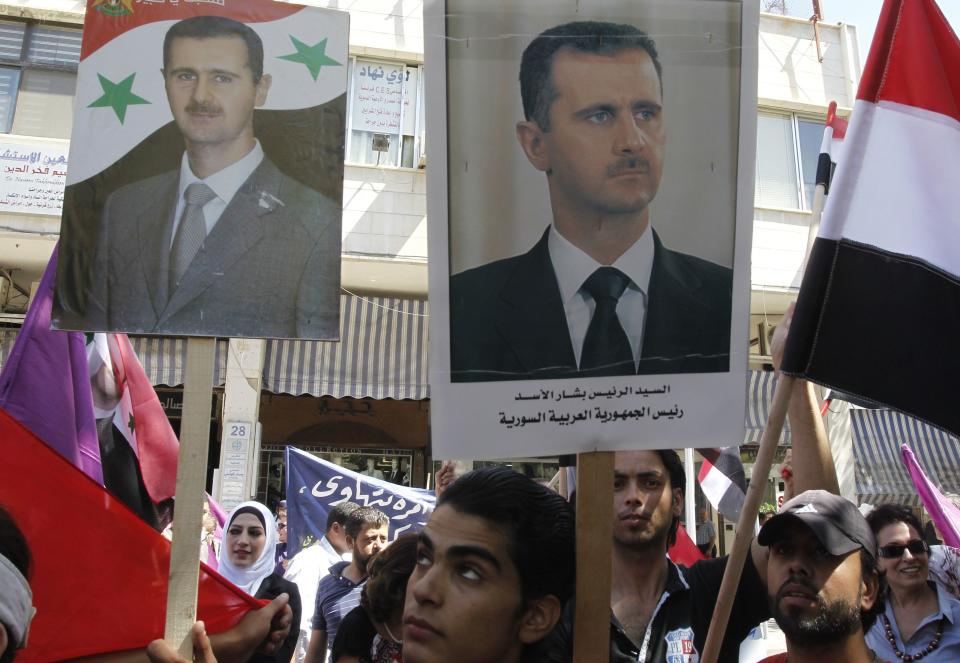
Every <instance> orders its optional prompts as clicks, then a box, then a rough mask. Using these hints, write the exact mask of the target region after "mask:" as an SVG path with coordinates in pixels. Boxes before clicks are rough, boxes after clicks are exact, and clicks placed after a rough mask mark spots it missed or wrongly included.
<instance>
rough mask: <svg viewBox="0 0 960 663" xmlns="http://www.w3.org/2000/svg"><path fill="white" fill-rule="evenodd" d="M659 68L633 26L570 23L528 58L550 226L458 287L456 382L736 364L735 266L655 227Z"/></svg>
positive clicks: (525, 65) (528, 132)
mask: <svg viewBox="0 0 960 663" xmlns="http://www.w3.org/2000/svg"><path fill="white" fill-rule="evenodd" d="M661 75H662V72H661V65H660V61H659V59H658V55H657V50H656V46H655V44H654V42H653V40H652V39H651V38H650V37H649V36H647V35H646V34H645V33H644V32H642V31H640V30H638V29H636V28H634V27H633V26H629V25H622V24H613V23H604V22H576V23H568V24H565V25H561V26H557V27H554V28H551V29H549V30H546V31H545V32H543V33H541V34H540V35H539V36H538V37H537V38H536V39H534V40H533V41H532V42H531V43H530V45H529V46H528V47H527V48H526V50H525V51H524V53H523V58H522V61H521V66H520V86H521V96H522V98H523V109H524V115H525V117H526V119H525V120H524V121H522V122H519V123H518V124H517V129H516V131H517V139H518V140H519V142H520V145H521V147H522V148H523V151H524V153H525V155H526V157H527V159H528V160H529V161H530V163H531V164H532V165H533V166H534V167H535V168H536V169H537V170H540V171H543V172H544V173H546V175H547V185H548V188H549V192H550V204H551V209H552V212H553V223H552V225H551V226H550V227H548V228H547V230H546V232H544V234H543V236H542V237H541V239H540V241H539V242H537V244H536V245H535V246H534V247H533V248H532V249H531V250H530V251H528V252H527V253H525V254H522V255H519V256H515V257H512V258H507V259H504V260H499V261H497V262H493V263H490V264H487V265H483V266H480V267H477V268H474V269H470V270H467V271H465V272H461V273H459V274H456V275H454V276H453V277H452V278H451V282H450V318H451V333H450V344H451V368H452V376H451V379H452V381H454V382H470V381H488V380H517V379H537V378H561V377H574V376H605V375H631V374H637V373H639V374H666V373H697V372H725V371H727V370H728V369H729V352H730V317H731V301H732V299H731V298H732V276H733V275H732V270H730V269H729V268H726V267H722V266H719V265H716V264H714V263H711V262H708V261H706V260H703V259H700V258H697V257H694V256H691V255H687V254H684V253H679V252H677V251H672V250H670V249H668V248H666V247H665V246H664V245H663V243H662V242H661V241H660V238H659V237H658V236H657V234H656V232H654V230H653V228H652V227H651V225H650V221H651V219H650V210H649V205H650V203H651V202H652V201H653V199H654V197H655V196H656V193H657V189H658V187H659V184H660V176H661V172H662V166H663V156H664V148H665V143H666V131H665V111H664V108H663V86H662V79H661Z"/></svg>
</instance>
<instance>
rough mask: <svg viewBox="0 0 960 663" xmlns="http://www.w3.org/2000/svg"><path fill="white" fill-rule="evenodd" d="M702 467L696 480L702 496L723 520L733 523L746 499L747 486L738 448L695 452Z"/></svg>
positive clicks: (738, 516)
mask: <svg viewBox="0 0 960 663" xmlns="http://www.w3.org/2000/svg"><path fill="white" fill-rule="evenodd" d="M699 451H700V455H701V456H703V465H701V466H700V472H699V474H697V481H699V482H700V488H701V489H702V490H703V494H704V495H706V496H707V499H708V500H710V504H712V505H713V508H715V509H716V510H717V511H719V512H720V515H722V516H723V517H724V518H726V519H727V520H730V521H733V522H737V521H738V520H739V519H740V510H741V509H742V508H743V501H744V499H745V498H746V493H747V483H746V477H745V475H744V472H743V461H741V460H740V447H726V448H725V449H699Z"/></svg>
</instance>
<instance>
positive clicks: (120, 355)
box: [87, 334, 179, 503]
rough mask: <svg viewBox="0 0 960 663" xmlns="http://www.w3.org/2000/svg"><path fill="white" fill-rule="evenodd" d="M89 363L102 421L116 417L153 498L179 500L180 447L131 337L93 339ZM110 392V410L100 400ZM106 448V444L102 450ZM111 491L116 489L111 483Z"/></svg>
mask: <svg viewBox="0 0 960 663" xmlns="http://www.w3.org/2000/svg"><path fill="white" fill-rule="evenodd" d="M87 361H88V365H89V371H90V379H91V384H92V385H93V393H94V412H95V414H96V418H97V420H98V421H102V420H103V419H110V420H111V421H112V428H113V429H114V430H116V431H117V433H119V435H120V437H121V438H122V439H123V440H125V442H126V443H127V445H129V448H130V450H131V451H132V452H133V457H134V458H135V459H136V460H135V462H136V464H137V465H138V466H139V467H138V468H137V469H139V472H140V474H141V475H142V477H143V486H144V487H145V488H146V491H147V494H148V495H149V498H150V500H151V501H152V502H154V503H158V502H162V501H163V500H166V499H168V498H170V497H173V495H174V492H175V489H176V482H177V452H178V449H179V443H178V442H177V437H176V435H175V434H174V432H173V429H172V428H171V427H170V422H169V420H168V419H167V416H166V414H165V413H164V411H163V406H162V405H161V404H160V399H159V398H157V393H156V392H155V391H154V390H153V385H152V384H151V383H150V379H149V378H148V377H147V374H146V372H145V371H144V370H143V366H141V365H140V361H139V360H138V359H137V354H136V352H135V351H134V350H133V346H132V345H131V344H130V339H129V338H127V335H126V334H93V335H91V340H90V342H89V343H88V344H87ZM104 392H106V394H109V401H110V402H109V404H108V406H107V408H106V409H104V406H105V405H107V404H104V403H103V402H102V399H101V398H99V397H98V395H99V394H103V393H104ZM101 434H112V431H102V432H101ZM113 437H116V436H115V435H114V436H113ZM105 446H106V445H104V444H103V443H101V448H104V447H105ZM105 474H106V470H105ZM107 487H108V488H111V486H110V482H109V481H108V482H107ZM114 492H118V491H114ZM122 497H126V496H122ZM125 501H126V500H125Z"/></svg>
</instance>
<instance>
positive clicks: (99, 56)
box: [67, 0, 349, 185]
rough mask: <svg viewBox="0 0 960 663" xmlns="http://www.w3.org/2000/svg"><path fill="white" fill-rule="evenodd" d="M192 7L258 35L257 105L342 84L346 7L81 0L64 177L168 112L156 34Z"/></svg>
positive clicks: (89, 169)
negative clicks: (261, 85) (263, 82)
mask: <svg viewBox="0 0 960 663" xmlns="http://www.w3.org/2000/svg"><path fill="white" fill-rule="evenodd" d="M201 15H215V16H226V17H229V18H233V19H235V20H238V21H241V22H243V23H246V24H248V25H249V26H250V27H252V28H253V29H254V30H255V31H256V32H257V34H258V35H259V36H260V37H261V39H262V40H263V48H264V58H263V59H264V73H265V74H270V76H271V79H272V82H271V85H270V89H269V93H268V94H267V99H266V102H265V103H264V105H263V106H262V108H263V109H265V110H295V109H299V108H310V107H313V106H319V105H321V104H324V103H327V102H329V101H331V100H333V99H335V98H337V97H339V96H341V95H343V94H345V93H346V78H347V77H346V67H347V61H348V50H347V49H348V43H347V42H348V33H349V14H347V13H346V12H338V11H331V10H328V9H319V8H316V7H303V6H301V5H294V4H288V3H286V2H275V1H274V0H195V1H194V2H175V1H173V0H172V1H171V2H170V3H167V2H163V1H162V0H161V1H160V2H156V1H155V0H154V1H152V2H139V1H138V2H134V1H133V0H89V2H88V5H87V13H86V18H85V20H84V29H83V45H82V47H81V52H80V66H79V69H78V71H77V96H76V102H75V111H74V123H73V126H74V130H73V134H72V136H71V142H70V158H69V163H70V169H69V171H68V174H67V184H68V185H70V184H76V183H78V182H82V181H84V180H87V179H89V178H90V177H92V176H94V175H96V174H97V173H100V172H101V171H103V170H104V169H105V168H107V167H108V166H110V165H111V164H113V163H115V162H116V161H117V160H118V159H120V158H121V157H122V156H124V155H125V154H126V153H127V152H129V151H130V149H131V148H133V147H134V146H135V145H137V144H139V143H140V142H141V141H143V140H144V139H145V138H147V137H148V136H150V135H151V134H153V133H154V132H156V131H157V130H158V129H160V128H161V127H163V126H164V125H166V124H168V123H170V122H172V121H173V115H172V114H171V112H170V107H169V105H168V104H167V95H166V92H165V90H164V80H163V74H162V73H161V69H162V67H163V38H164V35H165V34H166V32H167V30H169V29H170V27H171V26H172V25H173V24H174V23H176V22H177V21H180V20H182V19H185V18H190V17H192V16H201Z"/></svg>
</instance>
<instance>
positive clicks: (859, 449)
mask: <svg viewBox="0 0 960 663" xmlns="http://www.w3.org/2000/svg"><path fill="white" fill-rule="evenodd" d="M850 423H851V428H852V430H853V452H854V458H855V459H856V463H857V472H856V482H857V483H856V486H857V496H858V497H859V498H860V501H861V502H869V503H870V504H885V503H896V504H908V505H913V506H919V504H920V501H919V498H918V497H917V491H916V488H914V486H913V482H912V481H911V480H910V475H909V474H908V473H907V468H906V466H905V465H904V463H903V460H902V458H901V456H900V445H901V444H907V445H908V446H909V447H910V448H911V449H912V450H913V453H914V455H916V457H917V461H918V462H919V463H920V466H921V467H922V468H923V471H924V472H925V473H926V474H927V476H928V477H930V480H931V481H932V482H933V483H934V484H935V485H936V486H937V487H938V488H939V489H940V491H941V492H943V493H953V494H958V493H960V439H957V438H956V437H954V436H953V435H950V434H948V433H945V432H943V431H942V430H940V429H938V428H934V427H933V426H930V425H928V424H925V423H923V422H922V421H918V420H917V419H914V418H913V417H910V416H907V415H905V414H901V413H899V412H894V411H891V410H864V409H851V410H850Z"/></svg>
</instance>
